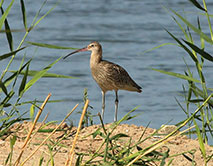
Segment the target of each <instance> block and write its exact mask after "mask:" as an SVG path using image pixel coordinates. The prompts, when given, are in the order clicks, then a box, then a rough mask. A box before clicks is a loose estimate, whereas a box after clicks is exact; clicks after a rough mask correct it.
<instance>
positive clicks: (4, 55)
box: [0, 47, 26, 61]
mask: <svg viewBox="0 0 213 166" xmlns="http://www.w3.org/2000/svg"><path fill="white" fill-rule="evenodd" d="M25 48H26V47H22V48H19V49H17V50H15V51H12V52H10V53H7V54H3V55H1V56H0V61H1V60H3V59H6V58H8V57H10V56H12V55H15V54H16V53H17V52H19V51H21V50H23V49H25Z"/></svg>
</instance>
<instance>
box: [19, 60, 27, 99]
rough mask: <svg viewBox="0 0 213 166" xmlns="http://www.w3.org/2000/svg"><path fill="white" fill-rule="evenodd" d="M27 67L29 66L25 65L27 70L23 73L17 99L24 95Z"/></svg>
mask: <svg viewBox="0 0 213 166" xmlns="http://www.w3.org/2000/svg"><path fill="white" fill-rule="evenodd" d="M29 65H30V64H28V65H27V69H26V71H25V74H24V77H23V79H22V81H21V85H20V87H19V97H21V96H22V95H23V93H24V89H25V85H26V82H27V76H28V71H29Z"/></svg>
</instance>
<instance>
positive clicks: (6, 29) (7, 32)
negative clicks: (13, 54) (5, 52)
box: [1, 7, 13, 51]
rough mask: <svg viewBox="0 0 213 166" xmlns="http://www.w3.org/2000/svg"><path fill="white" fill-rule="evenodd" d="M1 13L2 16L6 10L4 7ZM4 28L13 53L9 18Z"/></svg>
mask: <svg viewBox="0 0 213 166" xmlns="http://www.w3.org/2000/svg"><path fill="white" fill-rule="evenodd" d="M1 13H2V15H3V14H4V10H3V8H2V7H1ZM4 26H5V32H6V36H7V41H8V44H9V48H10V51H13V36H12V33H11V30H10V26H9V23H8V21H7V18H5V20H4Z"/></svg>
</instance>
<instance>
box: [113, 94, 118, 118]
mask: <svg viewBox="0 0 213 166" xmlns="http://www.w3.org/2000/svg"><path fill="white" fill-rule="evenodd" d="M115 96H116V98H115V117H114V122H116V121H117V116H118V91H115Z"/></svg>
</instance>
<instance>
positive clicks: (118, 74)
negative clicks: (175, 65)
mask: <svg viewBox="0 0 213 166" xmlns="http://www.w3.org/2000/svg"><path fill="white" fill-rule="evenodd" d="M88 50H89V51H92V53H91V57H90V68H91V73H92V76H93V78H94V80H95V81H96V82H97V84H98V85H99V87H100V88H101V90H102V118H103V117H104V110H105V93H106V92H107V91H110V90H114V91H115V95H116V99H115V118H114V121H117V111H118V93H117V92H118V90H128V91H136V92H139V93H140V92H142V90H141V89H142V88H141V87H140V86H139V85H137V84H136V83H135V81H134V80H133V79H132V78H131V77H130V76H129V74H128V73H127V72H126V70H125V69H124V68H123V67H121V66H119V65H117V64H115V63H112V62H109V61H106V60H103V59H102V47H101V45H100V44H99V43H98V42H92V43H90V44H89V45H88V46H87V47H85V48H82V49H79V50H76V51H74V52H72V53H70V54H68V55H67V56H65V57H64V58H66V57H68V56H70V55H72V54H74V53H77V52H81V51H88Z"/></svg>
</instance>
